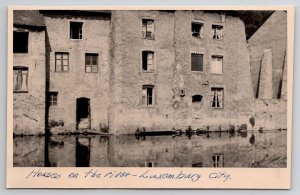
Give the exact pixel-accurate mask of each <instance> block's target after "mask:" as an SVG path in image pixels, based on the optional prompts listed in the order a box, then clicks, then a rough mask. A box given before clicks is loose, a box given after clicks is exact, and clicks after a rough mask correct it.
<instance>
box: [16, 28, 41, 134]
mask: <svg viewBox="0 0 300 195" xmlns="http://www.w3.org/2000/svg"><path fill="white" fill-rule="evenodd" d="M19 30H20V29H19ZM21 30H24V29H21ZM25 30H28V29H25ZM28 32H29V35H28V53H14V55H13V65H14V66H23V67H27V68H28V80H27V81H28V83H27V85H28V92H24V93H23V92H22V93H21V92H20V93H18V92H14V95H13V98H14V99H13V108H14V111H13V121H14V122H13V125H14V133H15V134H41V133H44V127H45V74H46V73H45V31H35V30H34V29H31V30H28ZM11 76H12V75H11Z"/></svg>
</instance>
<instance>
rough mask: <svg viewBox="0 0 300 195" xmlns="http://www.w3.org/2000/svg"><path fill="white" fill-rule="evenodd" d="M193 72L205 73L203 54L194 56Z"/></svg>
mask: <svg viewBox="0 0 300 195" xmlns="http://www.w3.org/2000/svg"><path fill="white" fill-rule="evenodd" d="M192 71H203V54H194V53H193V54H192Z"/></svg>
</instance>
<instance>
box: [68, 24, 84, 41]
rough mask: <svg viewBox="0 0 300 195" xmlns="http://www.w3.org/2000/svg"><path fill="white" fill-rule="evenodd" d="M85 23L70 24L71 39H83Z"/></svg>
mask: <svg viewBox="0 0 300 195" xmlns="http://www.w3.org/2000/svg"><path fill="white" fill-rule="evenodd" d="M82 26H83V22H70V39H82Z"/></svg>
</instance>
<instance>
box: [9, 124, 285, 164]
mask: <svg viewBox="0 0 300 195" xmlns="http://www.w3.org/2000/svg"><path fill="white" fill-rule="evenodd" d="M13 147H14V148H13V150H14V153H13V164H14V166H16V167H36V166H41V167H44V166H51V167H286V166H287V159H286V158H287V132H286V131H279V130H274V131H273V130H270V131H264V132H251V131H250V132H235V133H226V132H222V133H220V132H215V133H209V134H207V133H205V134H201V135H192V136H186V135H181V136H144V137H139V136H135V135H115V136H113V135H111V136H100V135H69V136H63V135H52V136H50V137H45V136H24V137H15V138H14V144H13Z"/></svg>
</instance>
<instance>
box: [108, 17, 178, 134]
mask: <svg viewBox="0 0 300 195" xmlns="http://www.w3.org/2000/svg"><path fill="white" fill-rule="evenodd" d="M143 18H149V19H153V20H154V21H155V38H154V39H153V40H152V39H151V40H149V39H145V38H143V37H142V19H143ZM112 25H113V27H112V34H113V38H112V69H113V70H112V78H111V79H112V81H113V82H112V87H113V89H112V90H113V92H112V93H113V111H112V112H111V114H112V118H113V120H112V123H110V124H111V125H112V126H111V127H112V129H114V132H113V133H134V132H135V131H136V129H137V127H147V129H151V130H162V129H166V128H170V127H172V124H173V120H174V119H173V113H172V104H173V102H172V98H173V95H174V93H173V91H172V85H173V72H172V67H173V66H174V60H175V52H174V15H173V13H168V12H160V11H113V13H112ZM143 50H152V51H154V61H155V71H154V72H147V73H146V72H143V71H142V51H143ZM146 84H151V85H154V105H153V106H145V105H143V104H142V85H146Z"/></svg>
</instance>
